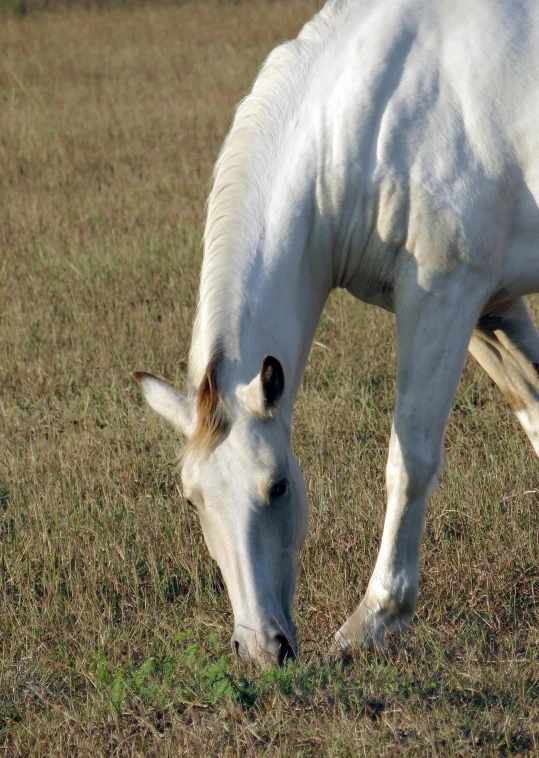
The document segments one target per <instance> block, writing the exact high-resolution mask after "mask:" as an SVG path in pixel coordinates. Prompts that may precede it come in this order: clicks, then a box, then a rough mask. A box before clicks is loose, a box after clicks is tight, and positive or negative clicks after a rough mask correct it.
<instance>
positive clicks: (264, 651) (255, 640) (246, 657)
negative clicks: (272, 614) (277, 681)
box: [232, 624, 297, 668]
mask: <svg viewBox="0 0 539 758" xmlns="http://www.w3.org/2000/svg"><path fill="white" fill-rule="evenodd" d="M232 649H233V650H234V652H235V654H236V656H237V657H238V658H240V659H241V660H242V661H243V662H244V663H249V662H251V663H256V664H258V665H259V666H260V667H261V668H271V667H272V666H283V665H284V664H285V663H286V662H287V661H293V660H294V658H295V657H296V651H297V643H296V636H295V634H294V633H289V632H288V631H286V632H285V631H284V630H283V629H279V628H276V629H275V630H273V629H268V630H264V631H256V630H255V629H249V628H248V627H245V626H242V625H240V624H238V625H237V626H236V628H235V629H234V634H233V635H232Z"/></svg>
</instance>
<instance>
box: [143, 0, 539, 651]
mask: <svg viewBox="0 0 539 758" xmlns="http://www.w3.org/2000/svg"><path fill="white" fill-rule="evenodd" d="M538 202H539V4H538V3H537V2H534V0H452V1H451V2H444V0H329V2H328V3H327V4H326V5H325V6H324V8H323V9H322V10H321V11H320V12H319V13H318V15H316V16H315V17H314V18H313V20H312V21H310V22H309V23H307V24H306V25H305V26H304V28H303V29H302V31H301V32H300V34H299V36H298V37H297V39H295V40H293V41H291V42H287V43H285V44H283V45H281V46H279V47H277V48H276V49H275V50H274V51H273V52H272V53H271V54H270V56H269V57H268V59H267V61H266V63H265V64H264V66H263V68H262V70H261V71H260V74H259V75H258V77H257V79H256V81H255V83H254V86H253V89H252V91H251V93H250V94H249V95H248V96H247V97H246V98H245V100H243V102H242V103H241V104H240V106H239V107H238V110H237V113H236V116H235V119H234V123H233V125H232V128H231V130H230V133H229V135H228V137H227V139H226V142H225V144H224V146H223V149H222V151H221V154H220V157H219V159H218V162H217V166H216V169H215V176H214V183H213V188H212V191H211V194H210V198H209V205H208V215H207V223H206V229H205V237H204V245H205V252H204V261H203V266H202V274H201V282H200V293H199V302H198V310H197V315H196V322H195V326H194V333H193V341H192V346H191V351H190V363H189V391H188V395H187V396H186V397H184V396H182V395H181V394H180V393H179V392H178V391H177V390H175V389H174V388H172V387H170V386H169V385H168V384H166V383H165V382H163V381H162V380H160V379H157V378H156V377H154V376H152V375H151V374H145V373H138V374H137V375H136V378H137V379H138V381H139V382H140V383H141V385H142V388H143V392H144V394H145V396H146V399H147V400H148V402H149V404H150V405H151V406H152V407H153V408H154V409H155V410H156V411H157V412H158V413H160V414H161V415H162V416H164V417H165V418H166V419H168V420H169V421H170V422H172V424H174V426H175V427H176V428H177V429H178V430H179V431H180V432H181V433H182V434H184V435H185V436H186V437H187V445H186V450H185V455H184V458H183V468H182V474H181V476H182V482H183V488H184V492H185V496H186V498H187V499H188V500H189V501H190V502H191V503H192V504H193V505H194V506H195V508H196V509H197V511H198V514H199V516H200V521H201V525H202V529H203V532H204V537H205V540H206V543H207V545H208V548H209V551H210V553H211V555H212V556H213V558H214V559H215V560H216V561H217V563H218V564H219V566H220V568H221V571H222V574H223V577H224V581H225V583H226V586H227V589H228V594H229V596H230V600H231V602H232V607H233V611H234V623H235V627H234V634H233V638H232V639H233V646H234V648H235V650H236V652H237V654H238V655H239V656H240V657H241V658H242V659H251V660H256V661H258V662H259V663H260V664H262V665H272V664H274V663H276V662H283V661H284V660H285V659H286V658H288V657H292V656H294V655H295V653H296V636H295V629H294V624H293V621H292V604H293V598H294V591H295V584H296V564H297V553H298V549H299V548H300V546H301V544H302V542H303V540H304V539H305V536H306V533H307V525H308V504H307V497H306V492H305V487H304V483H303V479H302V476H301V473H300V469H299V467H298V463H297V461H296V459H295V457H294V455H293V453H292V450H291V448H290V432H291V423H292V410H293V406H294V400H295V398H296V394H297V392H298V388H299V386H300V382H301V379H302V374H303V371H304V368H305V364H306V361H307V357H308V354H309V349H310V345H311V341H312V338H313V334H314V330H315V327H316V324H317V322H318V319H319V317H320V314H321V311H322V308H323V306H324V303H325V301H326V298H327V297H328V294H329V292H330V290H331V289H332V288H334V287H344V288H346V289H347V290H348V291H349V292H351V293H352V294H353V295H354V296H355V297H357V298H359V299H360V300H362V301H365V302H368V303H374V304H376V305H379V306H381V307H383V308H386V309H387V310H390V311H392V312H394V314H395V317H396V325H397V395H396V403H395V415H394V420H393V425H392V431H391V437H390V441H389V458H388V463H387V471H386V474H387V512H386V518H385V525H384V529H383V535H382V540H381V545H380V550H379V554H378V558H377V560H376V564H375V567H374V571H373V573H372V577H371V579H370V581H369V584H368V587H367V589H366V593H365V596H364V598H363V600H362V601H361V603H360V605H359V607H358V608H357V610H356V611H355V612H354V613H353V614H352V616H351V617H350V618H349V619H348V620H347V621H346V623H345V624H344V625H343V626H342V627H341V629H340V630H339V631H338V632H337V634H336V636H335V645H334V650H335V652H336V653H337V654H339V653H340V651H347V650H350V649H352V648H353V647H354V646H356V645H366V646H369V645H373V644H374V645H384V644H385V639H384V635H385V634H386V633H399V632H403V631H404V630H405V629H406V628H407V626H408V624H409V623H410V620H411V619H412V616H413V615H414V612H415V607H416V601H417V594H418V586H419V558H420V545H421V538H422V532H423V525H424V520H425V510H426V505H427V500H428V495H429V492H430V490H431V489H432V487H433V486H434V485H435V483H436V479H437V476H438V474H439V472H440V468H441V465H442V447H443V436H444V429H445V426H446V422H447V417H448V414H449V411H450V408H451V404H452V401H453V396H454V393H455V388H456V386H457V382H458V380H459V376H460V373H461V370H462V366H463V363H464V359H465V355H466V351H467V349H468V348H469V349H470V351H471V353H472V355H473V356H474V357H475V358H476V359H477V360H478V361H479V363H480V364H481V365H482V366H483V367H484V368H485V369H486V371H487V372H488V373H489V374H490V375H491V377H492V378H493V379H494V381H495V382H496V383H497V384H498V385H499V387H500V388H501V390H502V392H503V393H504V394H505V396H506V397H507V399H508V401H509V403H510V404H511V406H512V408H513V410H514V412H515V413H516V416H517V418H518V420H519V422H520V423H521V425H522V426H523V428H524V431H525V432H526V433H527V435H528V437H529V438H530V440H531V442H532V445H533V446H534V448H535V450H536V452H537V453H539V373H538V368H539V336H538V334H537V332H536V330H535V327H534V325H533V322H532V320H531V318H530V316H529V314H528V311H527V310H526V306H525V304H524V301H523V299H522V297H523V296H524V295H526V294H527V293H532V292H538V291H539V208H538Z"/></svg>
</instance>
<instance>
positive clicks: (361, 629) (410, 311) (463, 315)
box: [333, 272, 482, 654]
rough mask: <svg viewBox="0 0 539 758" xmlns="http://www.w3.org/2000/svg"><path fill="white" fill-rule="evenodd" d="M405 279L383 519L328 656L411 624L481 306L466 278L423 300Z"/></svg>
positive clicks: (398, 306) (398, 305) (399, 302)
mask: <svg viewBox="0 0 539 758" xmlns="http://www.w3.org/2000/svg"><path fill="white" fill-rule="evenodd" d="M417 279H418V277H417V274H416V273H415V272H411V274H410V276H409V277H408V282H407V283H406V284H405V285H404V286H403V285H402V284H400V285H399V289H398V290H396V302H395V315H396V319H397V397H396V404H395V415H394V420H393V427H392V431H391V439H390V445H389V457H388V463H387V470H386V483H387V511H386V518H385V524H384V530H383V535H382V542H381V546H380V550H379V553H378V558H377V561H376V565H375V568H374V572H373V574H372V577H371V579H370V582H369V584H368V587H367V591H366V593H365V596H364V598H363V600H362V601H361V603H360V605H359V607H358V608H357V610H356V611H355V612H354V613H353V614H352V616H350V618H349V619H348V620H347V621H346V623H345V624H344V625H343V626H342V627H341V629H340V630H339V631H338V632H337V634H336V635H335V645H334V649H333V653H334V654H338V652H339V651H346V650H349V649H350V648H352V647H354V646H357V645H364V646H371V645H373V644H378V645H382V646H383V645H384V635H385V633H386V632H391V633H397V634H398V633H401V632H403V631H405V630H406V628H407V627H408V624H409V623H410V620H411V619H412V617H413V615H414V612H415V607H416V601H417V594H418V589H419V557H420V547H421V539H422V535H423V526H424V520H425V510H426V506H427V501H428V496H429V492H430V490H431V489H432V487H433V486H434V485H435V483H436V479H437V476H438V473H439V471H440V469H441V466H442V463H443V452H442V451H443V435H444V430H445V426H446V423H447V417H448V415H449V411H450V409H451V404H452V402H453V397H454V394H455V390H456V386H457V383H458V380H459V376H460V374H461V371H462V366H463V363H464V359H465V356H466V350H467V348H468V344H469V341H470V335H471V333H472V331H473V328H474V326H475V325H476V323H477V319H478V316H479V313H480V311H481V307H482V303H481V302H479V295H478V293H479V292H480V291H481V290H482V288H481V286H480V285H478V283H477V282H476V283H475V284H476V285H478V286H475V287H473V286H472V281H471V275H470V274H468V275H464V274H461V275H458V276H457V275H453V276H451V277H449V276H447V277H444V280H443V281H441V282H438V283H437V285H436V289H435V290H433V291H431V292H429V291H425V290H424V289H422V288H421V287H420V286H419V284H418V283H417Z"/></svg>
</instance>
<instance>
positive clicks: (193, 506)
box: [185, 498, 196, 509]
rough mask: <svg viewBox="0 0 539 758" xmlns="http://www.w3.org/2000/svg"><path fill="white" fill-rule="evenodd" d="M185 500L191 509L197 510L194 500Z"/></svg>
mask: <svg viewBox="0 0 539 758" xmlns="http://www.w3.org/2000/svg"><path fill="white" fill-rule="evenodd" d="M185 499H186V500H187V505H190V506H191V508H195V509H196V505H195V504H194V503H193V501H192V500H189V498H185Z"/></svg>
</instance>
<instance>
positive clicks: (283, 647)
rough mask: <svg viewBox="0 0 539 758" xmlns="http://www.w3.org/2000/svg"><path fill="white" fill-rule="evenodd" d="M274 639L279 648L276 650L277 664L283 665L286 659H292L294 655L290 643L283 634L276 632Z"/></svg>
mask: <svg viewBox="0 0 539 758" xmlns="http://www.w3.org/2000/svg"><path fill="white" fill-rule="evenodd" d="M276 640H277V642H279V650H278V651H277V661H278V663H279V666H283V665H284V664H285V663H286V662H287V661H293V660H294V658H295V657H296V655H295V653H294V649H293V647H292V645H291V644H290V642H289V641H288V640H287V639H286V637H285V636H284V634H278V635H277V637H276Z"/></svg>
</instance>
